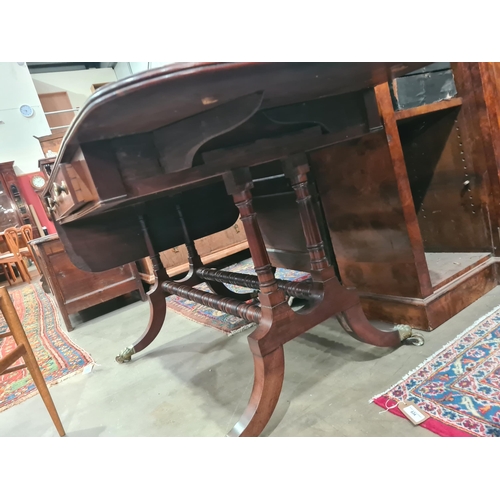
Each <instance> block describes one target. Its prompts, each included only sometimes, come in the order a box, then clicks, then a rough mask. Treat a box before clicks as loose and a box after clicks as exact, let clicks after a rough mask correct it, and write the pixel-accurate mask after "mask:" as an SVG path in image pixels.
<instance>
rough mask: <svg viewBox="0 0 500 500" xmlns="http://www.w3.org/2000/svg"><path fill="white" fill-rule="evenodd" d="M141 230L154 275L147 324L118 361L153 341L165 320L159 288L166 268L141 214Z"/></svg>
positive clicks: (118, 357)
mask: <svg viewBox="0 0 500 500" xmlns="http://www.w3.org/2000/svg"><path fill="white" fill-rule="evenodd" d="M139 221H140V223H141V227H142V232H143V236H144V239H145V241H146V246H147V248H148V251H149V255H150V258H151V261H152V263H153V271H154V275H155V282H154V285H153V286H152V287H151V289H150V290H149V292H148V293H147V296H148V299H149V324H148V326H147V328H146V331H145V332H144V334H143V335H142V336H141V337H140V338H139V339H138V340H137V341H136V342H134V343H133V344H132V345H130V346H128V347H126V348H125V349H123V351H122V352H120V354H118V356H116V358H115V360H116V361H117V362H118V363H127V362H128V361H131V360H132V355H133V354H137V353H138V352H141V351H142V350H144V349H145V348H146V347H148V346H149V345H150V344H151V342H153V341H154V340H155V339H156V337H157V336H158V334H159V333H160V330H161V327H162V326H163V323H164V322H165V316H166V314H167V302H166V296H165V292H164V291H163V290H162V288H161V284H162V283H163V281H165V280H167V279H168V274H167V270H166V269H165V266H164V265H163V263H162V261H161V258H160V255H159V254H158V253H156V252H155V249H154V247H153V243H152V242H151V238H150V236H149V232H148V228H147V224H146V221H145V220H144V218H143V217H142V216H140V217H139Z"/></svg>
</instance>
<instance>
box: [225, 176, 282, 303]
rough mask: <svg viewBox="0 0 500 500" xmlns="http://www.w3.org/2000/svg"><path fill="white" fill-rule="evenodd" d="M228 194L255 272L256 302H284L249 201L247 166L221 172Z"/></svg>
mask: <svg viewBox="0 0 500 500" xmlns="http://www.w3.org/2000/svg"><path fill="white" fill-rule="evenodd" d="M224 183H225V185H226V190H227V192H228V194H230V195H231V196H232V197H233V200H234V203H235V205H236V206H237V207H238V210H239V212H240V217H241V222H242V224H243V227H244V228H245V233H246V235H247V240H248V247H249V249H250V253H251V255H252V260H253V263H254V268H255V272H256V273H257V278H258V280H259V286H260V302H261V304H262V305H263V306H271V307H272V306H275V305H277V304H279V303H281V302H285V295H284V294H283V292H282V291H281V290H279V289H278V284H277V283H276V279H275V277H274V271H273V268H272V266H271V262H270V261H269V255H268V253H267V249H266V245H265V243H264V239H263V237H262V233H261V231H260V227H259V223H258V221H257V214H256V212H255V210H254V208H253V203H252V192H251V190H252V188H253V182H252V176H251V174H250V169H249V168H240V169H235V170H231V171H229V172H226V173H225V174H224Z"/></svg>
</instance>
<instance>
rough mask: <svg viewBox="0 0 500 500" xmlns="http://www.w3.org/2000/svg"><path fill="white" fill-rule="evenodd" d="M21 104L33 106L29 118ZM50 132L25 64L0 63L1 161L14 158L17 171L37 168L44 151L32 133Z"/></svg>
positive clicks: (23, 171)
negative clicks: (32, 112)
mask: <svg viewBox="0 0 500 500" xmlns="http://www.w3.org/2000/svg"><path fill="white" fill-rule="evenodd" d="M23 104H29V105H30V106H31V107H32V108H33V109H34V111H35V113H34V115H33V116H32V117H31V118H25V117H24V116H23V115H22V114H21V112H20V111H19V108H20V106H21V105H23ZM2 122H3V123H2ZM49 134H50V128H49V124H48V123H47V119H46V118H45V115H44V113H43V109H42V105H41V103H40V99H39V98H38V94H37V91H36V89H35V86H34V85H33V81H32V79H31V75H30V72H29V70H28V68H27V66H26V64H24V63H23V65H22V66H20V65H19V64H18V63H15V62H14V63H0V162H5V161H14V162H15V163H14V167H15V170H16V173H17V174H18V175H20V174H27V173H29V172H35V171H37V170H38V160H39V159H40V158H43V157H44V155H43V151H42V148H41V147H40V143H39V142H38V140H37V139H35V137H33V136H36V137H42V136H44V135H49Z"/></svg>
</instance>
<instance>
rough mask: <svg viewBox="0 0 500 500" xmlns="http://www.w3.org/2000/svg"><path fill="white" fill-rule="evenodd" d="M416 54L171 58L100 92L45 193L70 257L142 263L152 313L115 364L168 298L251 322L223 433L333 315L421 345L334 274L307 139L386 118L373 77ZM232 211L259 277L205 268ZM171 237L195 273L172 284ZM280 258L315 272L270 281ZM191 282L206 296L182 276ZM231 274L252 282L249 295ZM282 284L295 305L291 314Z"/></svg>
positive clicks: (262, 402)
mask: <svg viewBox="0 0 500 500" xmlns="http://www.w3.org/2000/svg"><path fill="white" fill-rule="evenodd" d="M423 65H424V63H182V64H174V65H170V66H165V67H162V68H159V69H155V70H152V71H147V72H144V73H140V74H137V75H135V76H132V77H130V78H127V79H124V80H121V81H119V82H117V83H115V84H111V85H106V86H105V87H103V88H101V89H100V90H98V91H97V92H96V93H95V94H94V95H93V96H92V97H91V98H90V99H89V100H88V101H87V103H86V104H85V106H84V107H83V108H82V109H81V110H80V112H79V114H78V116H77V117H76V118H75V120H74V121H73V123H72V125H71V127H70V128H69V130H68V132H67V133H66V135H65V137H64V140H63V142H62V145H61V149H60V152H59V155H58V157H57V159H56V162H55V165H54V168H53V171H52V174H51V177H50V182H49V183H48V186H47V188H46V189H45V191H44V193H43V196H44V198H45V201H46V203H47V206H48V209H49V210H50V211H51V213H52V217H53V220H54V223H55V225H56V229H57V232H58V234H59V236H60V239H61V241H62V243H63V244H64V246H65V248H66V251H67V253H68V255H69V257H70V259H71V260H72V262H73V264H74V265H75V266H77V267H78V268H80V269H82V270H84V271H92V272H99V271H104V270H108V269H112V268H115V267H117V266H120V265H125V264H128V263H130V262H134V261H137V260H139V259H142V258H144V257H147V256H149V257H150V258H151V259H152V261H153V264H154V269H155V273H156V281H155V284H154V286H153V287H152V289H151V290H150V291H149V294H148V295H149V300H150V306H151V307H150V308H151V316H150V322H149V325H148V327H147V329H146V332H145V333H144V334H143V336H142V337H141V338H140V339H139V340H138V341H137V342H135V343H134V344H133V345H131V346H129V347H127V348H126V349H124V350H123V351H122V352H121V353H120V354H119V355H118V356H117V361H118V362H120V363H123V362H126V361H130V360H131V358H132V355H133V354H136V353H138V352H140V351H142V350H144V349H145V348H146V347H147V346H149V345H150V344H151V342H153V340H154V339H155V338H156V336H157V335H158V333H159V331H160V329H161V327H162V325H163V322H164V319H165V315H166V309H167V307H166V301H165V298H166V297H168V296H169V295H178V296H180V297H183V298H186V299H189V300H193V301H195V302H197V303H200V304H204V305H206V306H209V307H211V308H214V309H217V310H219V311H223V312H226V313H229V314H233V315H236V316H239V317H242V318H245V319H247V320H248V321H251V322H255V323H256V324H257V328H256V329H255V330H254V331H253V332H252V333H251V334H250V335H249V337H248V341H249V345H250V350H251V352H252V355H253V359H254V366H255V374H254V377H255V378H254V386H253V390H252V393H251V396H250V401H249V403H248V406H247V408H246V410H245V411H244V413H243V415H242V416H241V418H240V420H239V422H238V423H237V424H236V425H235V426H234V428H233V429H232V430H231V431H230V433H229V435H231V436H258V435H260V433H261V432H262V431H263V429H264V428H265V426H266V424H267V423H268V421H269V419H270V417H271V415H272V413H273V411H274V409H275V406H276V404H277V401H278V399H279V396H280V393H281V388H282V383H283V378H284V352H283V345H284V344H285V343H286V342H288V341H290V340H292V339H294V338H295V337H297V336H299V335H301V334H303V333H305V332H306V331H308V330H309V329H311V328H313V327H314V326H316V325H318V324H320V323H321V322H323V321H325V320H326V319H328V318H330V317H331V316H337V317H338V318H339V321H340V323H341V325H342V326H343V327H344V328H345V330H346V331H347V332H349V333H350V334H351V335H353V336H354V337H356V338H358V339H359V340H361V341H364V342H367V343H369V344H373V345H375V346H381V347H396V346H399V345H400V344H401V343H402V342H406V343H413V344H417V345H421V344H422V343H423V339H422V337H421V336H419V335H416V334H414V333H413V332H412V330H411V328H409V327H408V326H404V325H398V326H397V327H395V328H394V329H393V330H391V331H381V330H378V329H376V328H374V327H373V326H372V325H371V324H370V323H369V322H368V320H367V319H366V317H365V315H364V313H363V310H362V308H361V306H360V301H359V298H358V295H357V293H356V292H355V291H354V290H349V289H346V288H345V287H343V286H342V285H341V284H340V282H339V279H338V276H337V273H336V268H335V255H334V254H333V252H332V250H331V248H330V246H331V245H330V242H329V241H328V238H325V231H324V227H323V221H322V217H321V210H320V201H321V200H318V197H317V193H316V191H315V190H314V189H313V188H312V185H311V183H310V179H309V177H308V176H309V171H310V158H309V155H310V153H311V152H313V151H319V150H322V149H323V148H327V147H328V146H330V145H332V144H337V143H340V142H342V141H345V140H347V139H352V138H356V137H364V136H369V135H370V134H372V133H376V132H377V131H380V129H381V128H383V126H382V124H381V122H380V117H379V115H378V112H377V107H376V100H375V95H374V90H373V87H374V86H376V85H379V84H382V83H385V82H387V81H388V80H389V79H390V78H393V77H395V76H398V75H401V74H404V73H406V72H408V71H411V70H412V69H415V68H418V67H420V66H423ZM332 168H335V165H334V162H332ZM356 202H358V200H353V203H356ZM238 216H240V217H241V222H242V224H243V226H244V229H245V232H246V236H247V239H248V245H249V249H250V252H251V256H252V260H253V263H254V266H255V271H256V276H251V275H243V274H238V273H229V272H224V271H220V270H218V269H217V265H213V267H211V268H207V267H204V266H203V265H202V263H201V260H200V258H199V255H198V254H197V252H196V249H195V246H194V244H193V241H194V240H196V239H199V238H203V237H205V236H207V235H209V234H213V233H215V232H218V231H221V230H224V229H226V228H228V227H230V226H231V225H232V224H234V223H235V221H236V220H237V218H238ZM182 244H186V246H187V249H188V255H189V266H190V271H189V273H188V274H187V276H186V277H185V278H183V279H182V280H178V281H172V280H171V279H170V278H169V276H168V275H167V272H166V270H165V269H164V267H163V266H162V263H161V260H160V259H159V258H158V254H159V252H161V251H164V250H166V249H169V248H173V247H175V246H179V245H182ZM278 265H280V266H282V267H289V268H292V269H293V268H294V269H307V270H308V271H309V272H310V274H311V280H309V281H308V282H302V283H294V282H287V281H281V280H277V279H276V278H275V276H274V269H275V267H277V266H278ZM202 282H204V283H206V284H207V285H208V286H209V287H210V289H211V291H212V292H213V293H205V292H203V291H200V290H198V289H196V288H193V286H194V285H197V284H199V283H202ZM226 284H236V285H243V286H245V287H249V288H251V289H254V290H256V291H258V298H259V302H260V305H258V306H257V305H254V304H253V303H251V302H249V301H248V299H249V298H251V297H253V296H255V294H238V293H235V292H232V291H230V290H229V289H228V288H227V287H226ZM289 297H298V298H301V299H303V300H304V301H305V303H306V305H305V306H304V307H303V308H302V309H300V310H299V311H294V310H292V309H291V307H290V306H289V304H288V298H289Z"/></svg>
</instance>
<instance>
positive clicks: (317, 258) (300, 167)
mask: <svg viewBox="0 0 500 500" xmlns="http://www.w3.org/2000/svg"><path fill="white" fill-rule="evenodd" d="M281 164H282V168H283V172H284V173H285V176H286V177H288V179H290V183H291V185H292V188H293V190H294V191H295V195H296V197H297V204H298V206H299V214H300V220H301V223H302V228H303V230H304V237H305V240H306V245H307V250H308V252H309V258H310V260H311V270H312V271H324V270H326V269H328V268H330V264H329V262H328V259H327V257H326V252H325V246H324V244H323V238H322V237H321V232H320V230H319V224H318V219H317V217H316V212H315V210H314V205H313V201H312V198H311V193H310V192H309V186H308V179H307V174H308V172H309V170H310V167H309V163H308V160H307V156H306V155H305V154H297V155H294V156H290V157H288V158H287V159H286V160H283V161H282V162H281Z"/></svg>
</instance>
